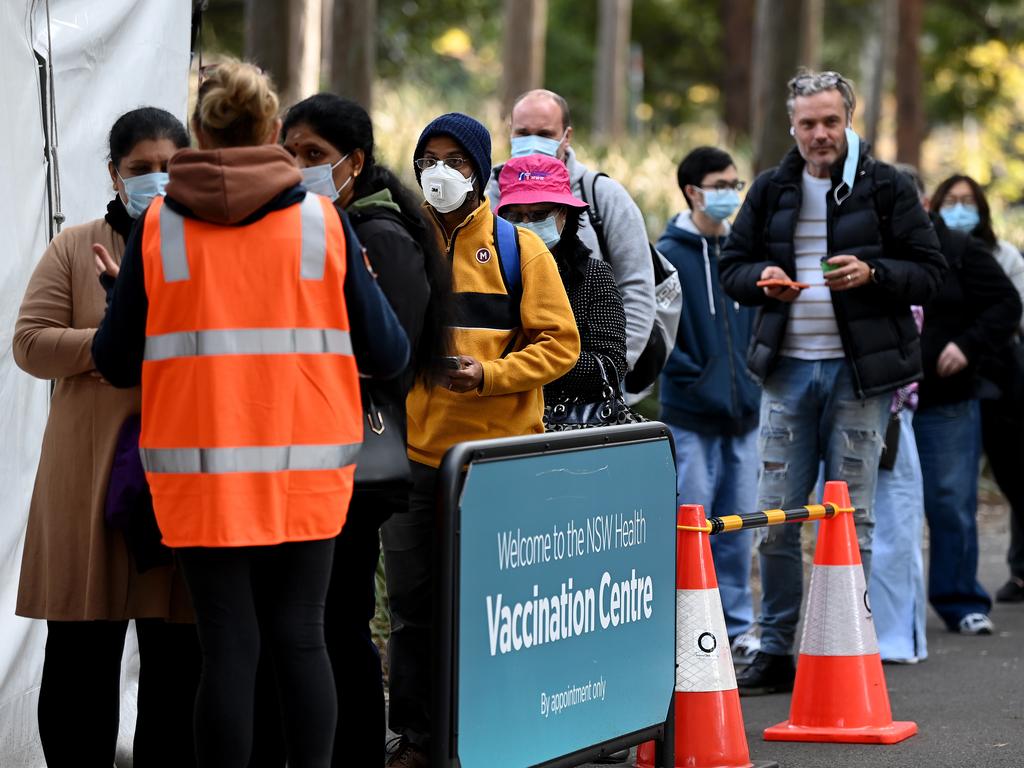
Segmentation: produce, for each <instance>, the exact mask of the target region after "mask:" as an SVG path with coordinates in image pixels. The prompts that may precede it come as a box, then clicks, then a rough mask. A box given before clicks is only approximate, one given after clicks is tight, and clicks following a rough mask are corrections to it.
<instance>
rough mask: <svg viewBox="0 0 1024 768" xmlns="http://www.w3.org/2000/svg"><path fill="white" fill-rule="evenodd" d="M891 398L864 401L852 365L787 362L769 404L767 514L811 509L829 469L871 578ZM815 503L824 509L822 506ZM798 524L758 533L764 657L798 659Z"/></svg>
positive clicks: (765, 409)
mask: <svg viewBox="0 0 1024 768" xmlns="http://www.w3.org/2000/svg"><path fill="white" fill-rule="evenodd" d="M891 399H892V398H891V393H886V394H883V395H877V396H875V397H870V398H867V399H866V400H861V399H859V398H858V397H857V396H856V394H855V393H854V389H853V382H852V371H851V369H850V366H849V364H848V363H847V362H846V360H845V359H842V358H840V359H836V360H798V359H796V358H789V357H783V358H780V359H779V361H778V364H777V365H776V367H775V370H774V371H772V373H771V375H769V376H768V378H767V379H766V381H765V384H764V393H763V394H762V396H761V434H760V449H761V478H760V482H759V484H758V505H759V508H760V509H778V508H781V509H791V508H793V507H800V506H803V505H804V504H806V503H807V502H808V497H809V496H810V494H811V492H812V490H813V489H814V483H815V480H816V479H817V476H818V466H819V464H820V463H821V462H824V465H825V478H826V479H827V480H845V481H846V483H847V484H848V485H849V488H850V499H851V501H852V502H853V506H855V507H857V508H858V510H860V511H858V512H857V513H856V514H855V515H854V523H855V524H856V528H857V539H858V542H859V543H860V550H861V559H862V560H863V561H864V572H865V576H867V575H868V573H869V569H870V565H871V532H872V528H873V526H874V521H873V516H872V513H871V506H872V504H873V502H874V496H875V483H876V482H877V479H878V459H879V456H880V455H881V452H882V441H883V438H884V435H885V426H886V422H887V420H888V417H889V404H890V402H891ZM815 501H818V500H817V499H816V500H815ZM800 529H801V526H800V525H798V524H788V525H777V526H773V527H771V528H762V529H759V530H758V531H757V534H758V535H757V540H758V552H759V555H760V564H761V587H762V592H763V596H762V599H761V650H762V651H765V652H766V653H774V654H790V653H792V652H793V641H794V637H795V635H796V627H797V622H798V621H799V620H800V602H801V600H802V598H803V563H802V556H801V551H800Z"/></svg>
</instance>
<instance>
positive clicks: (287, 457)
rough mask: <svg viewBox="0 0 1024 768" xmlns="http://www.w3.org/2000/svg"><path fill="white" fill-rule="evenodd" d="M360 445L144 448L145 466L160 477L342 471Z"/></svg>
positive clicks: (142, 449) (140, 453)
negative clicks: (231, 473)
mask: <svg viewBox="0 0 1024 768" xmlns="http://www.w3.org/2000/svg"><path fill="white" fill-rule="evenodd" d="M358 453H359V443H353V444H347V445H280V446H276V445H275V446H249V447H245V448H140V449H139V455H140V456H141V457H142V466H143V467H144V468H145V470H146V471H147V472H153V473H158V474H172V475H177V474H189V475H194V474H204V475H223V474H227V473H230V472H284V471H286V470H290V471H312V470H327V469H341V468H343V467H347V466H349V465H350V464H352V463H354V462H355V459H356V455H357V454H358Z"/></svg>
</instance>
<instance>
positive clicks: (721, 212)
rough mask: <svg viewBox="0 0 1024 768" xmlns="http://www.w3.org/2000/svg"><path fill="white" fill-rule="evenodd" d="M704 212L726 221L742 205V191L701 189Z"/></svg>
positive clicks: (717, 219) (715, 218) (718, 219)
mask: <svg viewBox="0 0 1024 768" xmlns="http://www.w3.org/2000/svg"><path fill="white" fill-rule="evenodd" d="M701 192H703V193H704V213H706V214H707V215H708V216H710V217H711V218H712V219H714V220H715V221H725V220H726V219H728V218H729V217H730V216H732V215H733V213H735V212H736V209H737V208H739V207H740V193H739V192H737V191H736V190H735V189H701Z"/></svg>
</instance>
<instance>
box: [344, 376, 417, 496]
mask: <svg viewBox="0 0 1024 768" xmlns="http://www.w3.org/2000/svg"><path fill="white" fill-rule="evenodd" d="M360 390H361V391H362V396H363V413H364V415H365V417H366V425H365V426H364V428H363V444H362V446H361V447H360V449H359V455H358V456H356V477H355V484H356V486H362V487H364V488H365V487H376V486H385V485H386V486H393V485H399V486H410V485H412V469H411V468H410V466H409V454H408V452H407V447H406V441H405V429H404V428H403V427H404V424H402V421H403V419H404V417H405V414H404V413H400V412H399V410H400V409H398V408H395V407H394V406H393V405H390V404H387V403H379V402H377V401H376V400H374V398H373V392H371V390H370V387H369V386H367V385H366V384H365V383H363V382H360Z"/></svg>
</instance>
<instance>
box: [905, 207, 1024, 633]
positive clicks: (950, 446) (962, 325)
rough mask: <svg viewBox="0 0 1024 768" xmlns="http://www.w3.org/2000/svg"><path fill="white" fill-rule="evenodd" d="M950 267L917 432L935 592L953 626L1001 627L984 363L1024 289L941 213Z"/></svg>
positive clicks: (932, 323) (933, 317) (1015, 315)
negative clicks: (983, 408)
mask: <svg viewBox="0 0 1024 768" xmlns="http://www.w3.org/2000/svg"><path fill="white" fill-rule="evenodd" d="M932 218H933V223H934V224H935V230H936V233H937V234H938V236H939V243H940V245H941V248H942V253H943V255H944V256H945V257H946V261H947V263H948V264H949V267H950V269H949V272H948V273H947V274H946V278H945V280H944V281H943V283H942V286H941V288H940V290H939V293H938V295H937V296H935V297H934V298H933V299H932V300H931V301H929V302H927V303H926V304H924V327H923V329H922V331H921V356H922V362H923V364H924V381H923V382H922V383H921V389H920V405H919V407H918V410H917V414H916V416H915V417H914V434H915V437H916V439H917V447H918V453H919V454H920V458H921V473H922V475H923V479H924V505H925V515H926V517H927V519H928V528H929V532H930V535H931V546H930V550H929V578H928V599H929V601H930V602H931V604H932V607H933V608H935V610H936V612H937V613H938V614H939V615H940V616H941V617H942V619H943V621H944V622H945V623H946V626H947V627H948V628H949V629H950V631H953V632H960V633H961V634H967V635H978V634H991V633H992V631H993V626H992V621H991V619H989V617H988V612H989V610H990V609H991V607H992V601H991V599H990V598H989V596H988V593H987V592H985V589H984V587H982V586H981V584H980V583H979V582H978V578H977V570H978V531H977V525H976V520H975V517H976V514H977V508H978V461H979V458H980V453H981V427H980V423H981V422H980V418H981V417H980V409H979V404H978V403H979V396H980V395H982V394H983V393H984V383H983V381H982V379H981V378H980V377H979V375H978V373H979V363H980V362H981V361H982V360H983V359H984V358H985V356H987V355H992V354H994V353H995V352H996V351H997V350H998V349H999V348H1000V347H1001V346H1002V345H1003V344H1005V343H1006V342H1007V341H1008V340H1009V338H1010V336H1011V335H1012V334H1013V332H1014V329H1015V328H1016V327H1017V323H1018V322H1019V320H1020V315H1021V302H1020V298H1019V297H1018V296H1017V291H1016V290H1015V289H1014V287H1013V284H1012V283H1010V281H1009V279H1008V278H1007V277H1006V274H1005V273H1004V272H1003V270H1002V269H1001V268H1000V267H999V265H998V264H997V263H996V261H995V259H994V258H993V257H992V254H991V252H990V251H989V249H988V248H987V247H986V245H985V244H984V243H983V242H981V241H980V240H978V239H976V238H973V237H971V236H969V235H967V234H966V233H964V232H958V231H955V230H952V229H950V228H949V227H947V226H946V224H945V222H944V221H943V220H942V219H941V218H940V217H939V216H935V215H933V217H932Z"/></svg>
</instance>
